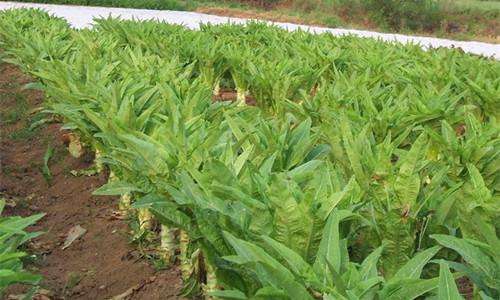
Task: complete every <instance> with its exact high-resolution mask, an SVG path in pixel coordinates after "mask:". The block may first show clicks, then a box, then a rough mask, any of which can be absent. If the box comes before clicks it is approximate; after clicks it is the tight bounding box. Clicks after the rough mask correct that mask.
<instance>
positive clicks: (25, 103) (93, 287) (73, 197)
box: [0, 64, 181, 299]
mask: <svg viewBox="0 0 500 300" xmlns="http://www.w3.org/2000/svg"><path fill="white" fill-rule="evenodd" d="M30 81H31V79H30V78H29V77H27V76H24V75H23V74H22V73H21V72H20V70H19V69H18V68H17V67H14V66H12V65H7V64H2V65H0V130H1V132H0V163H1V164H0V197H3V198H6V199H7V200H8V203H9V205H10V207H8V208H7V210H6V214H17V215H31V214H34V213H39V212H45V213H46V214H47V215H46V216H45V217H44V218H43V219H42V220H41V221H40V222H39V223H38V224H37V225H36V226H35V227H34V228H33V230H36V231H45V232H46V234H44V235H42V236H41V237H40V238H38V239H36V240H35V241H34V242H33V243H31V244H30V245H29V247H28V249H27V251H29V252H30V253H35V254H37V256H38V259H37V260H35V261H34V262H33V263H32V264H31V267H32V269H33V270H34V272H36V273H39V274H41V275H42V276H43V281H42V285H41V286H42V288H43V289H45V290H48V291H50V293H48V297H46V298H43V297H42V299H108V298H111V297H113V296H117V295H120V294H123V293H129V294H130V295H128V296H127V297H123V298H120V299H181V298H180V297H178V296H176V294H177V292H178V291H179V290H180V288H181V280H180V276H179V272H178V271H177V270H176V269H175V268H172V269H169V270H163V271H156V270H155V268H153V267H152V266H151V264H150V261H148V260H147V259H144V258H141V256H142V255H141V253H142V252H140V251H138V250H136V249H137V248H136V247H134V246H133V245H130V243H129V239H130V235H129V227H128V225H127V223H126V221H124V220H120V219H119V218H116V216H115V210H116V207H117V203H116V199H114V198H112V197H93V196H92V195H91V194H92V191H93V190H94V189H95V188H96V187H98V186H100V185H102V184H103V183H105V182H106V174H100V175H97V176H80V177H78V176H73V175H71V173H70V171H72V170H81V169H84V168H87V167H89V166H90V165H91V164H90V163H91V161H92V159H89V158H81V159H75V158H73V157H71V156H70V155H68V152H67V151H66V149H65V146H64V144H63V141H62V139H61V131H60V130H59V129H60V126H61V125H60V124H50V125H48V126H45V127H43V128H39V129H34V130H29V126H30V125H31V124H33V123H34V122H36V121H37V119H38V118H39V117H37V115H36V114H30V113H31V110H33V109H35V108H37V107H40V106H41V104H42V101H43V98H44V96H43V94H42V93H40V92H35V91H22V87H23V85H24V84H26V83H27V82H30ZM49 144H50V145H52V147H53V148H54V155H53V156H52V159H51V160H50V163H49V166H50V172H51V173H52V179H51V180H50V184H49V183H48V181H47V180H46V178H45V177H44V176H43V175H42V172H41V171H40V168H41V166H42V165H43V163H42V162H43V157H44V155H45V152H46V151H47V147H48V145H49ZM76 225H80V226H81V227H83V228H84V229H86V230H87V232H86V233H85V234H84V235H83V236H82V237H81V238H80V239H79V240H77V241H75V242H74V243H73V244H72V245H71V246H70V247H69V248H67V249H65V250H62V249H61V248H62V244H63V242H64V240H65V238H66V235H67V233H68V231H69V230H70V229H71V228H72V227H74V226H76ZM28 265H30V264H28ZM25 290H26V288H25V287H22V286H16V287H13V288H11V289H10V290H9V291H8V293H5V295H3V298H5V299H9V297H10V298H11V299H13V298H12V295H15V294H21V293H22V292H23V291H25ZM0 298H2V295H0Z"/></svg>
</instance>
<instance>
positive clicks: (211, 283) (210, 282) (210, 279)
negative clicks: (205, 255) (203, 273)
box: [203, 259, 218, 299]
mask: <svg viewBox="0 0 500 300" xmlns="http://www.w3.org/2000/svg"><path fill="white" fill-rule="evenodd" d="M205 268H206V270H207V284H206V285H205V286H204V287H203V290H204V293H205V294H208V293H210V292H215V291H217V290H218V289H217V279H216V277H215V271H214V269H213V268H212V266H211V265H210V264H208V262H207V261H206V259H205ZM206 299H215V298H213V297H208V296H206Z"/></svg>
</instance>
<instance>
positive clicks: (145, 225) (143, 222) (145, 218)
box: [137, 208, 152, 232]
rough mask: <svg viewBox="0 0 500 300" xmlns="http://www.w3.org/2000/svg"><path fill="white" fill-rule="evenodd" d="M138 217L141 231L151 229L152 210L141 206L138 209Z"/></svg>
mask: <svg viewBox="0 0 500 300" xmlns="http://www.w3.org/2000/svg"><path fill="white" fill-rule="evenodd" d="M137 217H138V218H139V228H140V229H141V232H146V231H149V230H151V223H152V222H151V220H152V217H151V212H150V211H149V209H147V208H139V209H138V210H137Z"/></svg>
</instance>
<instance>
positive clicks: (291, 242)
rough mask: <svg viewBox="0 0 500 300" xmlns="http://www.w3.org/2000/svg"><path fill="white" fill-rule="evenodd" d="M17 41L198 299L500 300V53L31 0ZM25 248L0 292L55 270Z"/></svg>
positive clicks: (14, 26)
mask: <svg viewBox="0 0 500 300" xmlns="http://www.w3.org/2000/svg"><path fill="white" fill-rule="evenodd" d="M0 49H2V51H3V53H1V55H2V57H3V60H4V61H5V62H7V63H11V64H15V65H18V66H19V67H20V68H21V69H22V70H23V72H24V73H26V74H29V75H31V76H33V77H34V78H36V79H37V80H38V82H36V83H31V84H28V85H27V86H26V88H27V89H37V90H41V91H43V93H45V94H46V95H47V98H46V100H45V101H44V112H45V113H46V114H48V115H50V116H52V118H56V119H58V120H61V121H62V122H63V123H64V124H65V125H64V129H65V130H69V131H70V132H71V133H70V134H68V135H67V136H66V137H67V139H68V148H69V151H70V152H71V154H72V155H74V156H80V155H84V154H82V153H84V152H89V153H91V154H92V155H93V156H95V166H94V167H93V168H94V170H95V172H108V171H109V173H110V175H109V179H108V182H107V183H106V184H105V185H103V186H101V187H99V188H97V189H96V190H95V191H94V195H98V196H119V197H120V200H119V203H117V204H116V205H117V206H119V207H120V210H121V211H122V212H124V213H125V214H127V215H128V216H129V217H130V218H133V219H135V220H137V224H139V225H138V226H136V227H135V228H134V231H135V232H134V234H137V235H141V236H145V238H146V239H149V240H151V241H153V243H156V244H157V247H156V248H155V249H156V251H157V257H158V259H160V260H161V261H162V262H163V263H164V264H167V265H169V264H178V265H179V268H180V270H181V273H182V279H183V281H184V286H185V287H184V289H183V294H184V295H185V296H187V297H193V298H196V297H198V298H199V297H206V298H212V299H266V300H267V299H294V300H295V299H296V300H303V299H324V300H333V299H349V300H355V299H356V300H357V299H363V300H369V299H381V300H382V299H384V300H385V299H400V300H408V299H450V300H451V299H484V300H486V299H488V300H492V299H500V253H499V251H498V249H500V239H499V234H500V124H499V120H500V62H499V61H497V60H494V59H491V58H486V57H480V56H473V55H468V54H465V53H464V52H462V51H461V50H459V49H444V48H439V49H428V50H425V51H424V50H422V49H421V48H420V47H419V46H417V45H403V44H396V43H393V44H390V43H383V42H380V41H376V40H372V39H363V38H357V37H352V36H344V37H334V36H332V35H330V34H323V35H312V34H309V33H307V32H303V31H296V32H288V31H285V30H282V29H279V28H276V27H272V26H269V25H264V24H262V23H258V22H254V23H248V24H246V25H231V24H228V25H217V26H215V25H201V27H200V30H190V29H187V28H185V27H182V26H177V25H169V24H166V23H160V22H156V21H142V22H139V21H124V20H119V19H111V18H108V19H99V20H96V25H95V26H94V27H93V28H91V29H81V30H75V29H71V28H70V26H69V25H68V24H67V22H66V21H65V20H63V19H59V18H56V17H52V16H49V15H48V14H46V13H44V12H42V11H38V10H32V9H24V10H10V11H5V12H1V13H0ZM40 217H41V215H35V216H33V217H32V219H30V222H34V221H36V220H37V219H39V218H40ZM158 224H159V226H158ZM3 228H4V227H0V232H1V230H2V229H3ZM18 234H19V233H18ZM35 235H36V234H26V233H25V236H28V237H29V238H34V237H35ZM1 241H2V242H0V244H1V243H4V241H5V240H4V239H2V240H1ZM23 242H24V240H23ZM18 244H19V243H18ZM18 244H16V245H13V247H10V249H11V250H12V251H15V249H16V248H17V246H18ZM1 247H2V248H1V249H4V248H3V244H2V245H1ZM18 256H19V255H17V254H15V253H14V254H12V255H11V256H9V257H12V258H13V259H15V260H16V268H15V270H13V271H7V270H8V269H9V267H10V266H11V264H5V263H3V261H4V259H3V257H2V256H0V266H1V267H2V269H5V271H4V270H2V271H1V272H3V273H0V288H2V287H5V286H7V285H8V284H10V283H13V282H25V283H29V284H33V285H36V284H37V283H38V281H39V280H40V278H39V277H37V276H35V275H31V274H28V273H22V274H23V275H24V276H27V277H26V279H25V280H16V278H21V277H16V276H15V275H13V274H14V272H20V271H21V270H22V267H21V264H20V262H19V259H18V258H17V257H18ZM9 272H11V273H9ZM35 273H36V271H35ZM2 274H5V276H7V275H12V276H13V277H11V279H9V280H5V282H4V281H1V280H3V278H4V275H2ZM5 278H7V277H5Z"/></svg>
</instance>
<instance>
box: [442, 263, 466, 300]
mask: <svg viewBox="0 0 500 300" xmlns="http://www.w3.org/2000/svg"><path fill="white" fill-rule="evenodd" d="M438 299H440V300H461V299H463V298H462V296H460V293H459V292H458V288H457V285H456V284H455V278H453V275H452V274H451V272H450V269H449V268H448V264H446V262H444V261H442V260H441V261H440V263H439V287H438Z"/></svg>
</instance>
